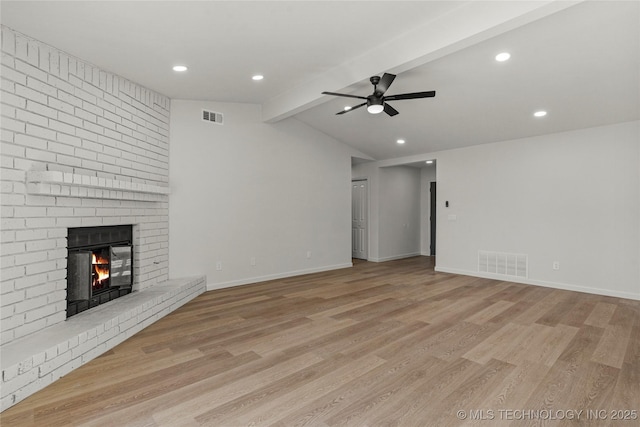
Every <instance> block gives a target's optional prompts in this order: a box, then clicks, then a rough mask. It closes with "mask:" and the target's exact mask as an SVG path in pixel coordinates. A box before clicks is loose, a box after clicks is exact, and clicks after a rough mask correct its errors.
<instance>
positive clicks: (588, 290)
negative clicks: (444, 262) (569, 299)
mask: <svg viewBox="0 0 640 427" xmlns="http://www.w3.org/2000/svg"><path fill="white" fill-rule="evenodd" d="M435 271H438V272H442V273H452V274H461V275H463V276H472V277H482V278H485V279H495V280H501V281H505V279H506V280H508V281H510V282H514V283H522V284H525V285H534V286H544V287H545V288H554V289H562V290H565V291H574V292H584V293H587V294H594V295H606V296H610V297H617V298H626V299H632V300H640V294H634V293H631V292H620V291H612V290H611V289H601V288H587V287H584V286H577V285H570V284H567V283H556V282H546V281H544V280H533V279H525V278H523V277H517V276H505V275H503V274H491V273H480V272H477V271H467V270H460V269H457V268H447V267H436V268H435Z"/></svg>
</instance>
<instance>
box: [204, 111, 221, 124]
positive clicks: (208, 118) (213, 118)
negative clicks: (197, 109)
mask: <svg viewBox="0 0 640 427" xmlns="http://www.w3.org/2000/svg"><path fill="white" fill-rule="evenodd" d="M223 119H224V117H223V116H222V113H216V112H214V111H208V110H202V120H203V121H205V122H212V123H216V124H218V125H221V124H222V122H223Z"/></svg>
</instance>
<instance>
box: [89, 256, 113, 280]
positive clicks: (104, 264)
mask: <svg viewBox="0 0 640 427" xmlns="http://www.w3.org/2000/svg"><path fill="white" fill-rule="evenodd" d="M91 264H93V272H94V273H95V276H94V279H93V285H94V286H99V285H101V282H102V281H103V280H106V279H108V278H109V260H108V259H106V258H104V257H102V256H97V255H96V254H95V253H94V254H93V256H92V257H91Z"/></svg>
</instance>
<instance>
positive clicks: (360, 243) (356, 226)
mask: <svg viewBox="0 0 640 427" xmlns="http://www.w3.org/2000/svg"><path fill="white" fill-rule="evenodd" d="M368 188H369V186H368V182H367V180H358V181H352V182H351V256H352V257H353V258H358V259H367V258H368V256H369V250H368V248H369V244H368V242H367V240H368V231H367V230H368V224H367V223H368V219H369V199H368V195H369V189H368Z"/></svg>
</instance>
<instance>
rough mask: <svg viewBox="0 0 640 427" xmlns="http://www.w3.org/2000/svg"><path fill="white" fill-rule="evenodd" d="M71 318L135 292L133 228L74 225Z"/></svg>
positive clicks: (69, 294) (71, 236)
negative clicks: (133, 289) (132, 288)
mask: <svg viewBox="0 0 640 427" xmlns="http://www.w3.org/2000/svg"><path fill="white" fill-rule="evenodd" d="M68 251H69V252H68V258H67V317H70V316H73V315H74V314H77V313H80V312H82V311H85V310H88V309H89V308H92V307H95V306H97V305H100V304H103V303H105V302H109V301H111V300H113V299H116V298H119V297H121V296H123V295H126V294H128V293H130V292H131V287H132V285H133V244H132V227H131V226H130V225H124V226H110V227H82V228H70V229H69V234H68Z"/></svg>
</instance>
